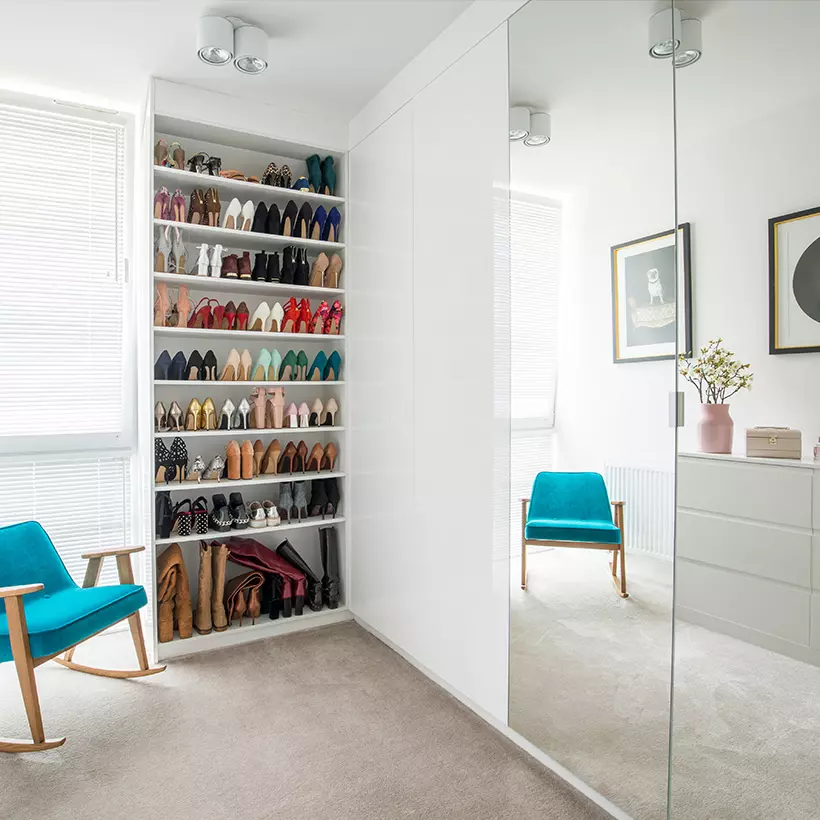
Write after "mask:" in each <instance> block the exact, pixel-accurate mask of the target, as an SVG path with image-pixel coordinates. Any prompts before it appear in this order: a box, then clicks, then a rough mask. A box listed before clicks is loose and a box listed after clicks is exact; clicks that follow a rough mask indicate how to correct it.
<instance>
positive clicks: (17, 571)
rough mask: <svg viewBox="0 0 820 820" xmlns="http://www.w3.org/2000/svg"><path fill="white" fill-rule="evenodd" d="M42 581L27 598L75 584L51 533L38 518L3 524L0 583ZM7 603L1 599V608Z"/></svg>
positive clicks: (13, 583)
mask: <svg viewBox="0 0 820 820" xmlns="http://www.w3.org/2000/svg"><path fill="white" fill-rule="evenodd" d="M22 584H43V585H44V587H43V589H42V590H41V591H40V592H35V593H33V594H31V595H27V596H26V598H25V600H26V601H28V600H31V599H32V598H35V597H39V596H44V595H50V594H51V593H54V592H58V591H59V590H61V589H67V588H69V587H74V586H76V584H75V583H74V581H73V579H72V578H71V576H70V575H69V574H68V570H67V569H66V568H65V564H63V561H62V559H61V558H60V556H59V555H58V554H57V550H56V549H54V544H52V543H51V539H50V538H49V537H48V533H46V531H45V530H44V529H43V528H42V527H41V526H40V525H39V524H38V523H37V522H36V521H26V522H25V523H23V524H12V525H11V526H10V527H0V587H13V586H20V585H22ZM5 610H6V607H5V604H4V603H3V601H1V600H0V612H5Z"/></svg>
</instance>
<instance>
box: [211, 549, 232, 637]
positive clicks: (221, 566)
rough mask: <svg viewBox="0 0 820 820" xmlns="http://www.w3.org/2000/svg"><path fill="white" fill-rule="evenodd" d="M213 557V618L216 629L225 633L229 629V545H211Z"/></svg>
mask: <svg viewBox="0 0 820 820" xmlns="http://www.w3.org/2000/svg"><path fill="white" fill-rule="evenodd" d="M211 552H212V555H213V584H212V588H211V617H212V619H213V625H214V629H215V630H216V631H217V632H224V631H225V630H226V629H227V628H228V617H227V615H226V614H225V603H224V600H223V599H224V597H225V565H226V564H227V563H228V554H229V550H228V545H227V544H217V543H216V542H214V543H213V544H212V545H211Z"/></svg>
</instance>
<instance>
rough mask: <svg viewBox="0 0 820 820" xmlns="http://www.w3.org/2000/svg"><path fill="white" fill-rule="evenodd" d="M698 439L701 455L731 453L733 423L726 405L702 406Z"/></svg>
mask: <svg viewBox="0 0 820 820" xmlns="http://www.w3.org/2000/svg"><path fill="white" fill-rule="evenodd" d="M700 409H701V415H700V421H699V422H698V438H699V440H700V451H701V452H702V453H731V452H732V437H733V435H734V431H735V423H734V422H733V421H732V417H731V416H730V415H729V405H728V404H702V405H701V406H700Z"/></svg>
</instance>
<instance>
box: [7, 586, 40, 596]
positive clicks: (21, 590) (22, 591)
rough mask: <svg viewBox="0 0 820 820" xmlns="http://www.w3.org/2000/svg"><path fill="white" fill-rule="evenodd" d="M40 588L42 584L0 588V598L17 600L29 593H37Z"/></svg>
mask: <svg viewBox="0 0 820 820" xmlns="http://www.w3.org/2000/svg"><path fill="white" fill-rule="evenodd" d="M42 588H43V585H42V584H22V585H21V586H17V587H0V598H17V597H19V596H21V595H28V594H29V592H39V591H40V590H41V589H42Z"/></svg>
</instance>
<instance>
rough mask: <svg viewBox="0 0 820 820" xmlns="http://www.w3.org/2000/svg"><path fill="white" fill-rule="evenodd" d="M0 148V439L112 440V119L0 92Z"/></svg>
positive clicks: (116, 331) (116, 368)
mask: <svg viewBox="0 0 820 820" xmlns="http://www.w3.org/2000/svg"><path fill="white" fill-rule="evenodd" d="M0 157H2V162H0V305H2V306H3V314H2V318H0V382H2V385H3V389H2V390H0V448H2V449H5V450H6V451H8V449H9V448H10V447H11V439H12V437H13V438H14V439H15V440H17V439H19V437H21V436H23V437H36V438H37V440H38V441H40V442H42V441H43V439H44V438H47V437H50V436H55V437H65V436H66V435H69V434H70V435H75V436H76V435H82V434H85V435H86V436H97V437H98V438H99V440H100V441H102V440H103V439H109V440H111V439H114V440H115V439H117V438H118V437H122V436H123V434H124V431H125V429H126V424H127V420H128V417H127V416H126V408H125V403H126V397H125V389H124V387H125V385H124V370H123V350H124V345H123V339H124V330H123V324H124V313H125V298H124V296H125V276H124V273H125V254H124V239H123V205H124V199H125V185H124V176H125V173H124V166H125V129H124V126H123V125H122V124H119V123H116V122H105V121H100V120H99V119H90V118H89V119H86V118H83V117H76V116H67V115H64V114H59V113H55V112H52V111H43V110H37V109H35V108H24V107H19V106H15V105H8V104H0ZM4 439H5V440H6V443H7V445H8V446H7V447H5V448H3V445H2V442H3V441H4ZM41 449H48V446H47V445H46V446H45V447H41Z"/></svg>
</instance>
